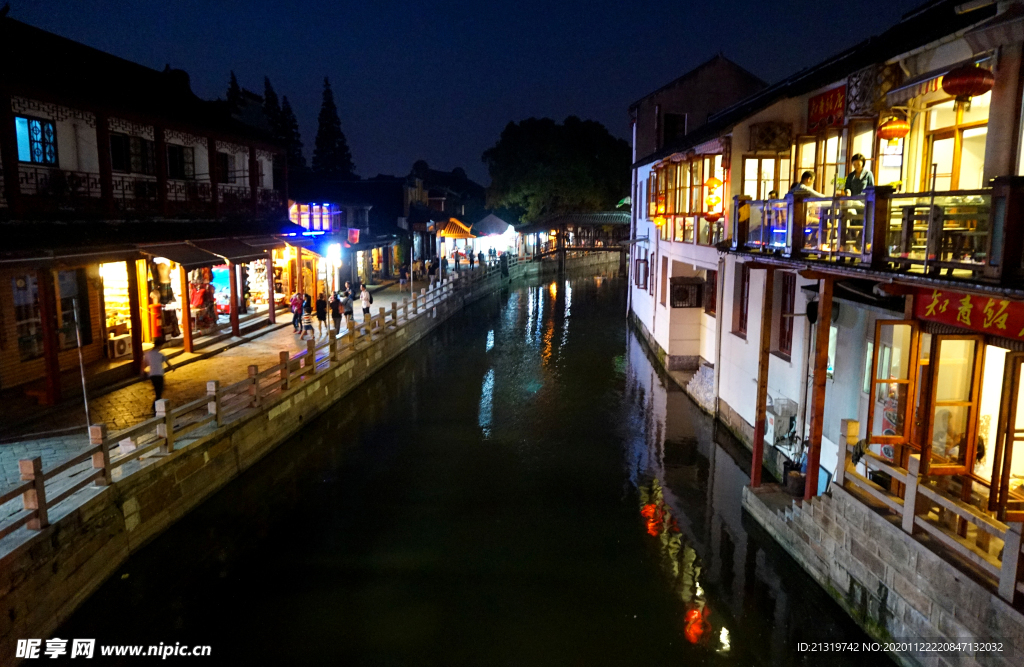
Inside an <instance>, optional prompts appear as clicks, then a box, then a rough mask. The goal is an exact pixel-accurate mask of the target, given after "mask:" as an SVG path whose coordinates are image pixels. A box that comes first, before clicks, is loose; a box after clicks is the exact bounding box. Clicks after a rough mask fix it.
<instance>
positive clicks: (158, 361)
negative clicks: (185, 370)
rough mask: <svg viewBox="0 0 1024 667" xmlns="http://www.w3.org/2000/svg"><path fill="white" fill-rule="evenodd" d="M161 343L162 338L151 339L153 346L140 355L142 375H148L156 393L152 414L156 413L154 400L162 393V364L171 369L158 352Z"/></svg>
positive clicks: (159, 397)
mask: <svg viewBox="0 0 1024 667" xmlns="http://www.w3.org/2000/svg"><path fill="white" fill-rule="evenodd" d="M163 344H164V339H163V338H155V339H153V347H151V348H150V349H149V350H147V351H146V353H145V354H143V355H142V376H143V377H146V376H147V375H148V376H149V381H150V382H151V383H152V384H153V393H154V394H156V398H154V399H153V414H156V402H157V401H159V400H160V399H161V397H163V395H164V366H165V365H166V366H167V369H168V370H173V368H172V367H171V364H170V362H169V361H167V357H165V356H164V355H163V353H162V352H160V347H161V346H162V345H163ZM147 369H148V373H147Z"/></svg>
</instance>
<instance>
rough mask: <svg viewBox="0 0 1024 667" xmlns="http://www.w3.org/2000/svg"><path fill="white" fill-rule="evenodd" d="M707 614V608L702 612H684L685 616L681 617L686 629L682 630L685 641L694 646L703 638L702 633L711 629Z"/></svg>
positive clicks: (692, 610)
mask: <svg viewBox="0 0 1024 667" xmlns="http://www.w3.org/2000/svg"><path fill="white" fill-rule="evenodd" d="M709 614H710V612H709V611H708V608H707V607H705V608H704V609H703V610H700V609H690V610H689V611H687V612H686V616H684V617H683V620H684V621H685V622H686V628H685V629H684V630H683V634H684V635H685V636H686V641H688V642H690V643H691V644H696V643H698V642H699V641H700V640H701V638H702V637H703V636H704V633H705V632H707V631H708V630H710V629H711V624H710V623H708V621H707V616H708V615H709Z"/></svg>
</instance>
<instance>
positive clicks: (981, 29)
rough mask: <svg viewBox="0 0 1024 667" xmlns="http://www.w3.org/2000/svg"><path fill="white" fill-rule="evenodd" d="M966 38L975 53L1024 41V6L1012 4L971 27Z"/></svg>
mask: <svg viewBox="0 0 1024 667" xmlns="http://www.w3.org/2000/svg"><path fill="white" fill-rule="evenodd" d="M964 39H965V40H967V43H968V44H970V45H971V49H973V50H974V52H975V53H984V52H985V51H994V50H995V49H997V48H999V47H1000V46H1006V45H1007V44H1016V43H1017V42H1024V7H1021V6H1020V5H1010V6H1009V7H1007V9H1006V11H1004V12H1003V13H1001V14H998V15H996V16H993V17H992V18H990V19H989V20H988V21H986V22H984V23H982V24H981V25H979V26H978V27H976V28H973V29H971V30H970V31H969V32H967V34H965V35H964Z"/></svg>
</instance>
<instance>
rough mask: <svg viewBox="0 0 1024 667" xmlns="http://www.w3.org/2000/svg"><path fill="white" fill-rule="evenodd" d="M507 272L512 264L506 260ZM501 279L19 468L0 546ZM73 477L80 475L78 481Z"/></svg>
mask: <svg viewBox="0 0 1024 667" xmlns="http://www.w3.org/2000/svg"><path fill="white" fill-rule="evenodd" d="M507 261H508V266H509V267H510V268H511V267H513V266H515V265H516V264H517V262H518V260H517V259H516V258H515V257H513V256H511V255H509V259H508V260H507ZM500 272H501V266H500V264H492V265H489V266H486V267H481V268H479V269H476V270H474V271H463V272H459V273H453V274H452V275H451V276H450V277H449V278H447V279H445V280H443V281H439V282H435V283H433V284H431V286H430V288H429V289H427V288H422V289H420V292H419V294H416V295H414V297H413V298H412V299H410V298H409V297H408V296H403V298H402V301H401V303H399V302H397V301H393V302H392V303H391V307H390V308H385V307H384V306H381V307H379V309H378V312H377V314H376V315H374V316H372V317H371V318H370V319H369V320H368V321H364V322H363V323H362V324H361V325H358V326H357V325H356V324H355V323H349V326H348V328H347V329H346V331H345V332H344V333H342V334H340V335H338V336H331V337H329V339H328V340H326V341H323V342H321V343H319V344H317V343H316V341H312V340H310V341H307V342H306V349H305V350H301V351H299V352H298V353H296V354H291V353H289V352H288V351H287V350H282V351H281V352H280V354H279V362H278V363H277V364H275V365H273V366H270V367H268V368H264V369H262V370H260V368H259V367H258V366H255V365H253V366H249V367H248V374H247V377H246V378H244V379H243V380H240V381H238V382H235V383H233V384H230V385H227V386H223V387H222V386H221V384H220V382H219V381H218V380H210V381H208V382H207V383H206V396H204V397H202V398H199V399H196V400H194V401H191V402H189V403H185V404H184V405H180V406H173V405H172V404H171V402H170V401H169V400H167V399H162V400H160V401H157V403H156V416H155V417H152V418H151V419H147V420H145V421H143V422H140V423H138V424H136V425H134V426H132V427H130V428H127V429H123V430H121V431H118V432H116V433H113V434H110V433H108V431H107V427H106V426H105V425H103V424H97V425H93V426H91V427H90V428H89V441H90V446H89V447H88V448H86V449H84V450H83V451H81V452H79V453H78V454H76V455H75V456H73V457H71V458H69V459H67V460H65V461H63V462H61V463H59V464H58V465H56V466H54V467H52V468H50V469H49V470H44V469H43V463H42V459H41V458H40V457H38V456H37V457H34V458H30V459H22V460H20V461H19V462H18V468H19V472H20V475H21V483H20V484H16V485H14V486H11V487H9V488H7V489H5V490H3V491H0V507H3V505H5V504H6V503H8V502H10V501H12V500H15V499H17V498H18V497H19V496H20V497H21V498H22V509H21V510H20V511H17V512H15V513H13V514H11V515H9V516H7V517H4V518H0V539H2V538H4V537H6V536H7V535H10V534H11V533H13V532H14V531H16V530H18V529H19V528H21V527H22V526H25V527H26V528H28V529H29V530H31V531H38V530H42V529H43V528H46V527H47V526H48V525H49V511H50V509H52V508H54V507H56V506H57V505H58V504H60V503H62V502H64V501H65V500H68V499H69V498H71V497H72V496H74V495H75V494H76V493H78V492H79V491H81V490H83V489H85V488H87V487H89V486H98V487H102V486H107V485H109V484H111V483H112V481H115V480H120V479H123V478H125V477H127V476H129V475H131V474H133V473H135V472H138V471H139V470H141V469H142V468H143V465H142V464H141V463H140V461H141V460H142V459H144V458H158V457H161V456H166V455H168V454H170V453H171V452H173V451H174V449H175V446H176V445H177V444H179V443H183V441H185V440H188V441H195V440H197V439H199V438H201V437H206V436H209V435H212V434H214V433H216V431H217V430H218V429H221V428H224V427H226V426H227V425H229V424H231V423H233V422H235V421H237V420H239V419H241V418H243V417H245V416H247V415H249V414H253V413H255V412H256V411H258V410H259V409H260V408H261V407H262V406H263V405H265V404H266V403H268V402H270V401H272V400H273V398H274V397H275V395H279V394H281V393H282V392H284V391H287V390H290V389H294V388H297V387H300V386H303V385H304V384H305V383H308V382H312V381H314V380H316V379H317V378H318V377H319V375H320V374H322V373H323V372H324V371H327V370H330V369H331V368H332V367H335V366H337V365H339V364H340V363H342V362H343V361H345V360H347V358H348V357H349V356H351V354H352V353H354V352H357V351H362V350H365V349H367V348H368V347H370V346H372V345H374V344H376V343H377V342H379V341H380V340H381V338H382V337H383V336H384V335H385V334H388V333H392V332H395V331H397V330H399V329H401V328H403V327H405V326H406V325H408V324H409V323H410V322H412V321H413V320H415V319H416V318H418V317H422V316H424V315H427V314H429V313H431V312H432V311H433V309H434V308H436V307H437V306H438V305H440V304H441V303H443V302H444V301H447V300H448V299H450V298H452V297H453V296H455V295H457V294H458V293H460V292H462V291H465V290H466V289H469V288H471V287H473V286H474V285H476V284H477V283H479V282H481V281H484V280H486V279H487V278H490V277H492V276H494V275H496V274H498V273H500ZM83 473H84V476H81V477H79V476H80V475H83Z"/></svg>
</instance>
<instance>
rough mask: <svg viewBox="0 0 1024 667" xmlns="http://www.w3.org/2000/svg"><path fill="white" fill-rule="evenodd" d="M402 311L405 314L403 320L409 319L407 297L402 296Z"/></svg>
mask: <svg viewBox="0 0 1024 667" xmlns="http://www.w3.org/2000/svg"><path fill="white" fill-rule="evenodd" d="M402 312H403V313H404V314H405V321H406V322H408V321H409V297H407V296H403V297H402Z"/></svg>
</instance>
